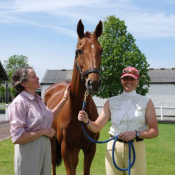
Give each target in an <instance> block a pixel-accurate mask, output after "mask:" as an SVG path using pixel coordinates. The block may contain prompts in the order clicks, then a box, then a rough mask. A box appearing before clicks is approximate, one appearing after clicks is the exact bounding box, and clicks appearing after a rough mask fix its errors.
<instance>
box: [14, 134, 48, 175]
mask: <svg viewBox="0 0 175 175" xmlns="http://www.w3.org/2000/svg"><path fill="white" fill-rule="evenodd" d="M14 163H15V175H50V174H51V144H50V139H49V138H48V137H45V136H42V137H40V138H39V139H37V140H34V141H33V142H30V143H27V144H23V145H20V144H16V145H15V159H14Z"/></svg>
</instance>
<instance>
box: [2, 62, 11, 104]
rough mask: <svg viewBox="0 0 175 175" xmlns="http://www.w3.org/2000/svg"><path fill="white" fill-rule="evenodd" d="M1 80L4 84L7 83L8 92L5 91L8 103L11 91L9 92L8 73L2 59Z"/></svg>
mask: <svg viewBox="0 0 175 175" xmlns="http://www.w3.org/2000/svg"><path fill="white" fill-rule="evenodd" d="M0 81H1V83H2V84H5V86H6V92H5V102H6V104H8V98H9V93H8V81H9V79H8V76H7V73H6V71H5V69H4V67H3V65H2V64H1V61H0Z"/></svg>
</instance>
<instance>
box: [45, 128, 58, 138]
mask: <svg viewBox="0 0 175 175" xmlns="http://www.w3.org/2000/svg"><path fill="white" fill-rule="evenodd" d="M55 134H56V132H55V130H54V129H53V128H45V129H44V135H45V136H46V137H49V138H52V137H53V136H54V135H55Z"/></svg>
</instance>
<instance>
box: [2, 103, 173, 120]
mask: <svg viewBox="0 0 175 175" xmlns="http://www.w3.org/2000/svg"><path fill="white" fill-rule="evenodd" d="M8 106H9V105H8V104H5V105H0V109H2V108H5V117H4V121H7V120H9V118H8V110H7V108H8ZM102 108H103V106H102V105H97V110H98V113H100V112H101V110H102ZM155 109H156V115H157V116H159V115H160V119H161V120H164V117H165V116H175V107H164V106H155ZM167 110H171V112H167Z"/></svg>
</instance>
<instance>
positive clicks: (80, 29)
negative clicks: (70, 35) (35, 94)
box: [77, 19, 84, 39]
mask: <svg viewBox="0 0 175 175" xmlns="http://www.w3.org/2000/svg"><path fill="white" fill-rule="evenodd" d="M77 34H78V36H79V38H80V39H81V38H83V36H84V25H83V23H82V21H81V19H80V20H79V22H78V24H77Z"/></svg>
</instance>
